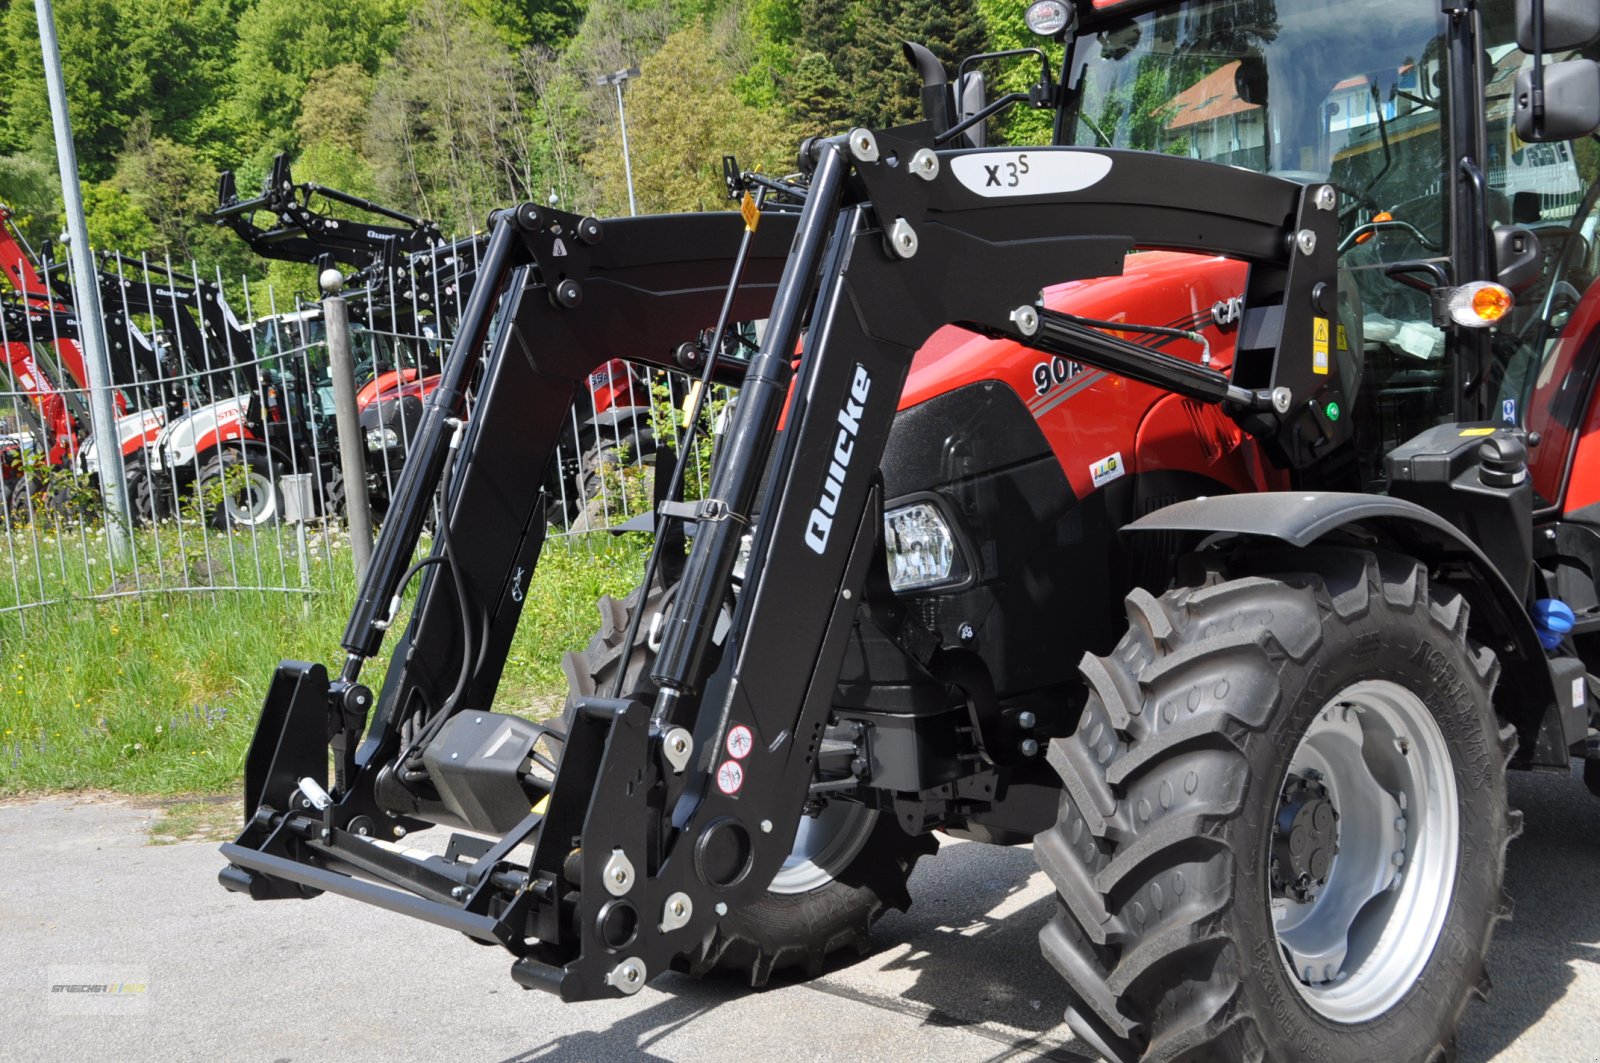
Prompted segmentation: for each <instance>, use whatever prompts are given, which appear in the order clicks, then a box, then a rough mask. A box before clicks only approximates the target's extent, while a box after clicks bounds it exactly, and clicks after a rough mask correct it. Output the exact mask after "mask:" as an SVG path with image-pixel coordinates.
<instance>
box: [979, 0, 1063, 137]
mask: <svg viewBox="0 0 1600 1063" xmlns="http://www.w3.org/2000/svg"><path fill="white" fill-rule="evenodd" d="M978 10H979V13H980V14H982V16H983V21H984V25H985V26H986V27H987V29H988V34H989V47H990V48H991V49H993V50H994V51H997V52H1003V51H1007V50H1009V49H1012V48H1032V47H1038V48H1043V49H1044V52H1045V55H1046V56H1047V57H1048V66H1049V69H1050V71H1051V74H1052V76H1054V75H1055V73H1056V72H1058V71H1059V70H1060V69H1061V52H1062V47H1061V45H1060V43H1059V42H1056V41H1047V40H1045V39H1044V38H1042V37H1039V36H1038V35H1037V34H1035V33H1034V32H1033V31H1032V30H1030V29H1028V24H1027V22H1026V21H1024V18H1023V16H1024V15H1025V14H1026V12H1027V6H1026V5H1024V4H1019V3H1016V2H1014V0H978ZM985 76H986V77H987V79H988V90H989V98H990V99H994V98H996V97H999V96H1003V95H1005V94H1006V93H1008V92H1027V91H1028V90H1029V89H1030V88H1032V87H1033V85H1034V84H1035V83H1037V82H1038V80H1039V64H1038V62H1037V61H1035V60H1033V59H1032V58H1022V59H1008V60H1002V65H1000V66H999V67H998V68H996V67H993V66H991V67H990V68H989V69H988V70H986V71H985ZM1054 121H1055V112H1054V111H1051V110H1035V109H1034V108H1032V107H1025V106H1022V105H1020V104H1019V105H1015V106H1013V107H1011V108H1009V109H1008V110H1006V111H1005V112H1003V113H1002V114H1001V115H999V116H998V117H997V118H995V119H994V120H993V121H992V122H991V125H990V128H991V131H992V132H993V133H994V134H995V136H994V137H993V139H992V140H991V143H993V142H995V141H998V142H1000V143H1004V144H1048V143H1050V140H1051V137H1052V136H1053V135H1054V128H1053V125H1054Z"/></svg>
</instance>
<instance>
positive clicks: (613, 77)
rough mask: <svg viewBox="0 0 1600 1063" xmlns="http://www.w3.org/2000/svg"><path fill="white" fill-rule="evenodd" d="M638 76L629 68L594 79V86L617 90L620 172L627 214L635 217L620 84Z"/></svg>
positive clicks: (634, 68) (632, 68) (635, 209)
mask: <svg viewBox="0 0 1600 1063" xmlns="http://www.w3.org/2000/svg"><path fill="white" fill-rule="evenodd" d="M638 76H639V68H638V67H636V66H630V67H629V68H628V69H626V70H617V71H614V72H613V73H610V74H601V75H600V76H599V77H597V78H595V79H594V83H595V84H596V85H611V86H614V87H615V88H616V90H617V121H618V122H619V123H621V125H622V172H623V173H624V174H625V175H626V176H627V178H628V213H629V214H631V215H635V216H637V215H638V213H639V204H638V203H637V202H636V201H635V200H634V198H633V163H632V162H631V161H629V159H628V116H627V115H626V114H625V113H623V110H622V83H623V82H624V81H627V80H628V79H629V78H636V77H638Z"/></svg>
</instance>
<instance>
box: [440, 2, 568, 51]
mask: <svg viewBox="0 0 1600 1063" xmlns="http://www.w3.org/2000/svg"><path fill="white" fill-rule="evenodd" d="M466 9H467V11H468V13H470V14H472V15H473V16H475V17H476V18H477V19H478V20H479V21H480V22H482V23H484V24H486V25H490V26H493V27H494V31H495V33H496V35H497V36H499V38H500V40H501V42H502V43H503V44H505V45H506V47H508V48H510V49H511V50H512V51H517V52H520V51H521V50H522V49H524V48H529V47H534V46H540V47H545V48H559V47H560V46H561V45H563V44H565V43H566V42H567V40H568V38H570V37H571V36H572V35H573V33H575V32H577V29H578V24H579V23H581V22H582V21H583V4H582V3H581V0H466Z"/></svg>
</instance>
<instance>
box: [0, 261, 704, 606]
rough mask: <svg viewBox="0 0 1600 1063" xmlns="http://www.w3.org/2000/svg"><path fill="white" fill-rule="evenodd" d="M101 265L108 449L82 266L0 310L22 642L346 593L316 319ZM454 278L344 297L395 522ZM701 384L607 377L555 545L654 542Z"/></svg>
mask: <svg viewBox="0 0 1600 1063" xmlns="http://www.w3.org/2000/svg"><path fill="white" fill-rule="evenodd" d="M465 246H466V247H467V248H468V249H469V250H467V251H463V252H462V253H461V254H459V256H458V262H457V269H458V271H470V270H472V269H473V268H474V266H475V262H474V261H473V260H472V258H471V254H472V253H475V251H476V248H477V246H478V245H477V244H476V243H472V242H468V243H467V244H466V245H465ZM99 263H100V276H99V277H98V278H97V280H98V283H99V286H100V291H101V299H102V302H103V304H104V305H103V307H102V313H103V317H104V318H105V321H106V331H107V334H108V340H109V342H110V345H111V347H112V362H113V375H114V376H115V377H116V383H117V386H116V388H115V401H116V404H117V410H118V420H117V436H118V438H117V440H116V441H115V442H114V443H110V441H102V440H99V439H95V438H93V437H92V436H91V435H90V434H89V431H88V428H89V423H90V419H89V416H88V408H89V401H88V400H89V397H90V393H89V388H88V387H87V386H86V382H85V381H84V379H83V371H82V358H81V352H80V351H79V349H78V346H77V344H78V340H77V327H78V323H77V321H76V318H75V317H74V316H73V313H72V310H71V307H70V304H69V303H68V298H69V295H70V290H71V289H70V287H69V282H70V280H71V279H72V278H71V276H70V272H69V267H67V266H66V265H64V264H63V265H62V266H60V267H51V266H49V264H48V263H46V266H47V267H48V268H49V269H50V270H52V271H53V272H51V273H50V275H49V278H48V279H49V283H50V284H51V294H49V295H48V296H45V295H39V294H37V293H35V294H34V295H33V296H31V297H30V296H28V295H27V294H26V292H25V290H23V289H14V290H12V291H11V292H9V293H7V294H6V295H5V296H4V297H3V299H4V302H3V305H0V309H3V310H4V314H3V315H0V345H3V347H4V350H5V351H6V358H5V364H4V367H3V371H0V487H3V490H0V622H5V623H16V624H20V625H22V626H23V627H24V628H25V627H26V625H27V623H28V622H29V616H30V615H31V614H34V613H35V612H36V611H37V610H39V609H41V608H42V607H45V606H48V605H52V604H57V603H63V602H73V601H77V602H107V601H116V600H123V599H137V598H139V597H140V596H147V595H151V594H156V593H179V594H220V593H229V592H255V593H284V594H304V593H316V592H333V591H339V590H341V589H344V590H348V588H349V587H350V585H351V584H352V583H353V576H354V571H353V566H354V561H353V558H352V552H351V550H350V549H349V546H350V543H349V533H348V531H347V528H346V525H345V519H344V518H345V506H346V501H345V495H346V492H345V490H344V483H343V477H342V475H341V473H340V463H339V453H338V446H337V433H338V428H337V425H336V420H335V417H334V403H333V388H332V381H331V378H330V376H329V359H328V351H327V342H326V332H325V328H324V320H323V309H322V306H321V305H320V304H319V303H316V302H305V301H300V300H289V301H287V304H285V302H284V301H280V299H279V298H278V297H277V296H276V294H275V293H274V292H272V291H271V290H270V289H266V288H263V287H261V286H255V285H250V284H247V283H244V282H242V281H241V282H240V283H238V284H233V285H230V284H227V283H225V281H224V279H223V278H222V277H220V276H215V275H213V276H211V277H205V276H203V275H201V274H200V273H199V271H198V270H197V269H195V268H194V267H193V266H192V265H191V266H190V267H188V268H187V269H184V268H179V267H175V266H174V264H173V263H172V262H170V261H166V260H163V261H160V262H152V261H150V260H149V259H129V258H122V257H116V256H102V257H101V258H100V260H99ZM451 276H452V273H451V271H449V270H436V271H434V279H433V290H432V291H416V290H409V291H406V290H396V287H395V285H394V282H393V281H392V280H391V282H390V285H389V287H388V290H378V291H370V290H369V291H363V292H357V293H346V296H347V297H348V301H349V305H350V307H351V317H352V329H351V331H352V348H353V355H354V361H355V364H356V367H357V368H356V381H355V383H356V386H357V388H358V389H359V390H358V407H359V408H360V420H361V425H360V431H361V440H362V450H363V454H364V456H365V468H366V477H365V479H366V483H367V489H368V493H369V496H370V498H371V501H372V508H373V511H374V516H375V518H376V519H377V520H378V521H379V522H380V523H381V521H382V518H383V513H384V509H385V507H386V505H387V502H388V500H389V499H390V498H391V497H393V494H394V491H395V487H396V485H397V483H398V480H399V477H400V474H401V471H402V470H403V468H404V467H405V462H406V460H407V457H408V455H409V453H410V448H411V443H412V436H413V435H414V433H415V431H416V427H417V425H418V422H419V420H420V416H421V411H422V406H423V404H424V403H425V402H426V401H427V398H428V395H429V393H430V391H431V387H432V384H433V383H434V381H435V380H436V375H437V373H438V372H439V367H440V364H441V362H442V360H443V358H444V357H445V355H446V354H447V352H448V349H449V345H450V342H451V339H450V334H451V331H452V328H451V323H452V322H453V321H454V320H456V319H457V318H458V317H459V313H460V309H461V307H460V302H459V301H460V298H461V297H462V293H463V287H464V286H463V285H461V284H451V283H450V278H451ZM412 287H413V288H415V287H417V286H416V285H413V286H412ZM397 308H398V309H397ZM693 386H694V385H693V384H692V382H689V381H687V380H686V379H685V378H683V377H681V376H677V375H673V374H667V373H662V372H660V371H659V370H646V369H644V368H643V367H640V366H636V365H631V364H628V363H625V362H621V361H614V362H611V363H608V364H606V365H604V366H602V367H601V368H600V369H599V370H597V371H596V372H595V373H594V374H592V375H591V377H590V380H589V387H588V388H587V389H586V390H584V389H580V395H579V398H578V400H577V401H576V402H575V403H574V404H573V406H572V407H571V409H569V411H568V413H567V427H566V430H565V433H564V439H563V443H562V445H561V450H560V453H559V456H558V461H557V463H556V467H555V468H554V469H551V470H530V474H532V475H544V476H545V477H546V491H547V499H548V507H547V519H548V520H549V521H550V525H551V529H550V534H551V535H552V536H558V537H575V536H581V535H586V534H590V533H596V532H603V531H607V530H615V529H623V528H642V527H644V526H645V523H646V522H641V521H639V520H638V518H641V517H642V516H646V515H647V514H648V513H649V512H650V510H651V506H652V484H651V478H652V475H653V468H654V463H655V456H656V454H657V451H658V449H659V448H660V447H662V446H670V445H675V443H674V440H675V438H676V430H675V429H676V426H678V425H680V424H681V421H680V418H681V416H682V412H681V411H683V410H685V409H686V408H688V406H689V405H690V400H691V399H692V394H691V391H692V387H693ZM723 398H725V396H722V397H719V398H718V399H716V400H714V401H713V402H712V403H710V404H709V408H710V410H711V411H712V412H713V413H714V412H715V410H716V409H717V408H718V407H719V406H720V402H721V400H722V399H723ZM468 416H469V418H470V398H469V412H468ZM102 445H115V446H116V447H118V449H119V451H120V453H121V455H122V463H123V468H124V470H125V473H126V477H127V481H128V498H127V508H126V520H127V524H128V525H129V534H128V535H127V536H126V537H125V538H126V540H127V541H128V543H129V544H130V545H129V546H128V547H127V548H125V549H121V550H119V549H117V548H116V546H115V540H117V539H118V536H115V535H111V534H108V530H109V529H108V523H109V522H111V521H113V520H114V516H113V514H114V513H115V512H116V510H117V508H118V507H116V506H115V505H114V504H113V500H112V499H110V498H109V497H107V493H106V491H105V490H104V488H103V485H101V484H100V483H99V481H98V478H97V477H96V476H95V475H94V469H95V461H94V453H95V449H96V448H97V447H99V446H102ZM708 467H709V455H708V453H702V454H701V455H698V456H697V457H695V458H693V459H691V460H690V461H689V464H688V468H687V469H686V493H688V494H689V495H691V496H694V495H699V494H701V493H703V490H704V482H703V481H704V477H705V476H706V475H707V470H708ZM630 522H634V523H632V524H630Z"/></svg>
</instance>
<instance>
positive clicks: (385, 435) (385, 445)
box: [367, 426, 400, 453]
mask: <svg viewBox="0 0 1600 1063" xmlns="http://www.w3.org/2000/svg"><path fill="white" fill-rule="evenodd" d="M399 445H400V433H399V432H396V431H395V430H394V429H393V428H389V427H387V426H386V427H383V428H369V429H367V449H368V450H370V451H373V452H374V453H376V452H377V451H380V450H387V449H389V448H391V447H398V446H399Z"/></svg>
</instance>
